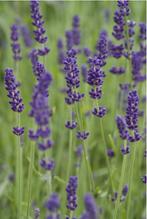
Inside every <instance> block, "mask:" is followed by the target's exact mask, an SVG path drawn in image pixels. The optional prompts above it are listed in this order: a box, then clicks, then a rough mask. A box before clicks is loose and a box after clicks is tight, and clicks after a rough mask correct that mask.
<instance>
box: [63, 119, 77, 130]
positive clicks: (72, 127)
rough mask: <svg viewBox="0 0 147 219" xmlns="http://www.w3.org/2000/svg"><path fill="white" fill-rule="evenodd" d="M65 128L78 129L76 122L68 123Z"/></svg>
mask: <svg viewBox="0 0 147 219" xmlns="http://www.w3.org/2000/svg"><path fill="white" fill-rule="evenodd" d="M65 127H66V128H68V129H75V128H76V127H77V122H75V121H67V122H66V124H65Z"/></svg>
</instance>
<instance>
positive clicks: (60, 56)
mask: <svg viewBox="0 0 147 219" xmlns="http://www.w3.org/2000/svg"><path fill="white" fill-rule="evenodd" d="M57 48H58V62H59V64H64V58H65V54H64V47H63V41H62V39H58V42H57Z"/></svg>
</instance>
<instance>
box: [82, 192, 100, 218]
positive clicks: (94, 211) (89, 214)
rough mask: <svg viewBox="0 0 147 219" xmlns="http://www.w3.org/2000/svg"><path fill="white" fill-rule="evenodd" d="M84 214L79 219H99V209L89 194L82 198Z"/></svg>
mask: <svg viewBox="0 0 147 219" xmlns="http://www.w3.org/2000/svg"><path fill="white" fill-rule="evenodd" d="M84 203H85V213H84V214H83V215H82V217H81V218H80V219H90V218H91V219H97V218H99V209H98V207H97V205H96V203H95V200H94V198H93V197H92V195H91V194H86V195H85V198H84Z"/></svg>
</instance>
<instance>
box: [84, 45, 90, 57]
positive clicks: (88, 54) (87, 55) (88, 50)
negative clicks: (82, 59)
mask: <svg viewBox="0 0 147 219" xmlns="http://www.w3.org/2000/svg"><path fill="white" fill-rule="evenodd" d="M83 53H84V55H85V56H86V57H89V56H90V55H91V50H90V49H89V48H87V47H85V48H84V49H83Z"/></svg>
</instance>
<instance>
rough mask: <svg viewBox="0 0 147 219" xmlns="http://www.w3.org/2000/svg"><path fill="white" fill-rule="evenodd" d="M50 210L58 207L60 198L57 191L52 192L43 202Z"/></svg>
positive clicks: (53, 210)
mask: <svg viewBox="0 0 147 219" xmlns="http://www.w3.org/2000/svg"><path fill="white" fill-rule="evenodd" d="M45 206H46V208H47V209H48V210H49V211H50V212H56V211H57V210H58V209H59V208H60V200H59V197H58V195H57V193H53V194H52V195H51V196H50V198H49V200H48V201H47V202H46V204H45Z"/></svg>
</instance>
